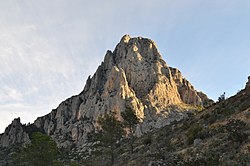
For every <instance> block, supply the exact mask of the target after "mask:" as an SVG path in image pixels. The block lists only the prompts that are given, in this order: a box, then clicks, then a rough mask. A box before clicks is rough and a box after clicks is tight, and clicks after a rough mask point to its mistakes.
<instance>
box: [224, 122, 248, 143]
mask: <svg viewBox="0 0 250 166" xmlns="http://www.w3.org/2000/svg"><path fill="white" fill-rule="evenodd" d="M245 126H246V123H245V122H243V121H241V120H239V119H230V120H229V122H228V123H227V125H226V130H227V131H228V134H229V135H228V139H229V140H231V141H233V142H240V143H241V142H243V141H244V140H246V139H247V135H246V134H245V133H244V128H245Z"/></svg>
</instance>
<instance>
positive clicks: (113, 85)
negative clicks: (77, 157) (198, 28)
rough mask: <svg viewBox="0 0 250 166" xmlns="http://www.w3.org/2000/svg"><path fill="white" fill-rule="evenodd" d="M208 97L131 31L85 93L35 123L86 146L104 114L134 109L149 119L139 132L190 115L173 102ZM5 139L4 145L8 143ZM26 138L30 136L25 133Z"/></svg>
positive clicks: (197, 102) (62, 142)
mask: <svg viewBox="0 0 250 166" xmlns="http://www.w3.org/2000/svg"><path fill="white" fill-rule="evenodd" d="M206 101H210V100H209V99H208V98H207V97H206V95H204V94H203V93H200V92H197V91H196V90H195V89H194V87H193V86H192V85H191V84H190V83H189V82H188V81H187V80H186V79H185V78H183V77H182V75H181V73H180V72H179V71H178V69H175V68H171V67H169V66H168V65H167V64H166V62H165V61H164V60H163V59H162V56H161V55H160V53H159V52H158V50H157V47H156V44H155V43H154V42H153V41H152V40H150V39H146V38H142V37H136V38H130V36H129V35H125V36H123V37H122V39H121V41H120V42H119V44H118V45H117V46H116V48H115V50H114V51H113V52H112V51H107V53H106V55H105V58H104V62H102V63H101V65H100V66H99V67H98V69H97V71H96V73H95V74H94V75H93V77H89V78H88V79H87V82H86V85H85V87H84V90H83V91H82V92H81V93H80V94H79V95H76V96H73V97H71V98H69V99H67V100H65V101H64V102H62V103H61V104H60V105H59V106H58V107H57V108H56V109H54V110H52V112H51V113H49V114H47V115H45V116H43V117H39V118H37V120H36V121H35V122H34V125H35V126H36V128H38V129H41V130H43V131H44V132H45V133H47V134H48V135H50V136H51V137H53V138H54V139H55V140H56V141H57V143H58V145H59V146H63V147H71V146H73V145H74V146H76V147H80V146H84V145H85V144H86V143H87V142H86V140H87V135H88V133H90V132H92V131H94V130H95V129H96V128H97V126H98V123H97V120H98V118H99V117H100V116H103V115H105V114H108V113H110V112H115V113H116V115H117V118H118V119H120V120H122V118H121V116H120V113H121V112H122V111H124V110H125V108H126V107H130V108H131V109H132V110H134V112H135V113H136V115H137V116H138V117H139V118H140V119H141V122H143V123H142V124H141V126H140V125H139V127H138V133H143V132H146V131H148V129H149V128H150V127H152V126H153V127H161V126H164V125H166V124H168V123H169V122H170V121H172V120H178V119H181V118H183V117H186V115H185V113H184V112H183V111H182V112H179V111H178V110H177V109H176V107H172V106H173V105H181V104H190V105H193V106H203V104H204V103H205V102H206ZM170 118H171V120H170ZM152 122H154V123H153V124H151V123H152ZM6 130H7V129H6ZM8 130H9V129H8ZM6 133H10V132H6ZM17 133H20V132H17ZM21 133H22V132H21ZM13 134H14V133H13ZM3 137H4V136H3ZM3 137H2V139H1V144H0V145H2V146H3V145H8V144H9V142H8V141H6V140H5V139H3ZM22 138H24V139H23V140H27V139H28V138H27V137H26V135H25V133H22ZM11 140H14V142H15V141H17V142H21V141H23V140H19V139H11ZM3 142H4V143H3ZM12 142H13V141H12Z"/></svg>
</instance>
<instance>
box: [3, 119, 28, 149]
mask: <svg viewBox="0 0 250 166" xmlns="http://www.w3.org/2000/svg"><path fill="white" fill-rule="evenodd" d="M28 142H30V139H29V135H28V134H27V133H26V132H25V131H24V128H23V125H22V124H21V122H20V118H17V119H14V120H13V121H12V123H11V124H10V125H9V126H8V127H7V128H6V129H5V131H4V133H3V134H2V135H1V137H0V147H8V146H11V145H15V144H23V143H28Z"/></svg>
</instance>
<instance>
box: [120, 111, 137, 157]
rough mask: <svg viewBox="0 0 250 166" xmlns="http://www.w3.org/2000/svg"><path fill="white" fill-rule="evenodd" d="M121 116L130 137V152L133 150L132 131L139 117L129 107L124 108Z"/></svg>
mask: <svg viewBox="0 0 250 166" xmlns="http://www.w3.org/2000/svg"><path fill="white" fill-rule="evenodd" d="M121 115H122V118H123V120H124V121H123V124H124V125H125V126H126V127H128V129H129V134H128V138H129V139H130V141H129V144H130V147H131V153H133V152H134V146H133V144H134V139H135V138H134V132H135V125H136V124H138V123H139V119H138V118H137V116H136V115H135V113H134V111H133V110H132V109H131V108H126V110H125V111H124V112H122V113H121Z"/></svg>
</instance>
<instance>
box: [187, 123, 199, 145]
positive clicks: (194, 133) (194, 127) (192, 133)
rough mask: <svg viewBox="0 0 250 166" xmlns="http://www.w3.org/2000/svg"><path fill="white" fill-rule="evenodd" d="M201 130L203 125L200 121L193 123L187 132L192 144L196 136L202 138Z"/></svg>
mask: <svg viewBox="0 0 250 166" xmlns="http://www.w3.org/2000/svg"><path fill="white" fill-rule="evenodd" d="M201 131H202V126H201V125H200V124H198V123H195V124H193V125H192V126H191V127H190V128H189V130H188V132H187V138H188V144H189V145H190V144H192V143H193V142H194V140H195V139H196V138H201Z"/></svg>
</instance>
